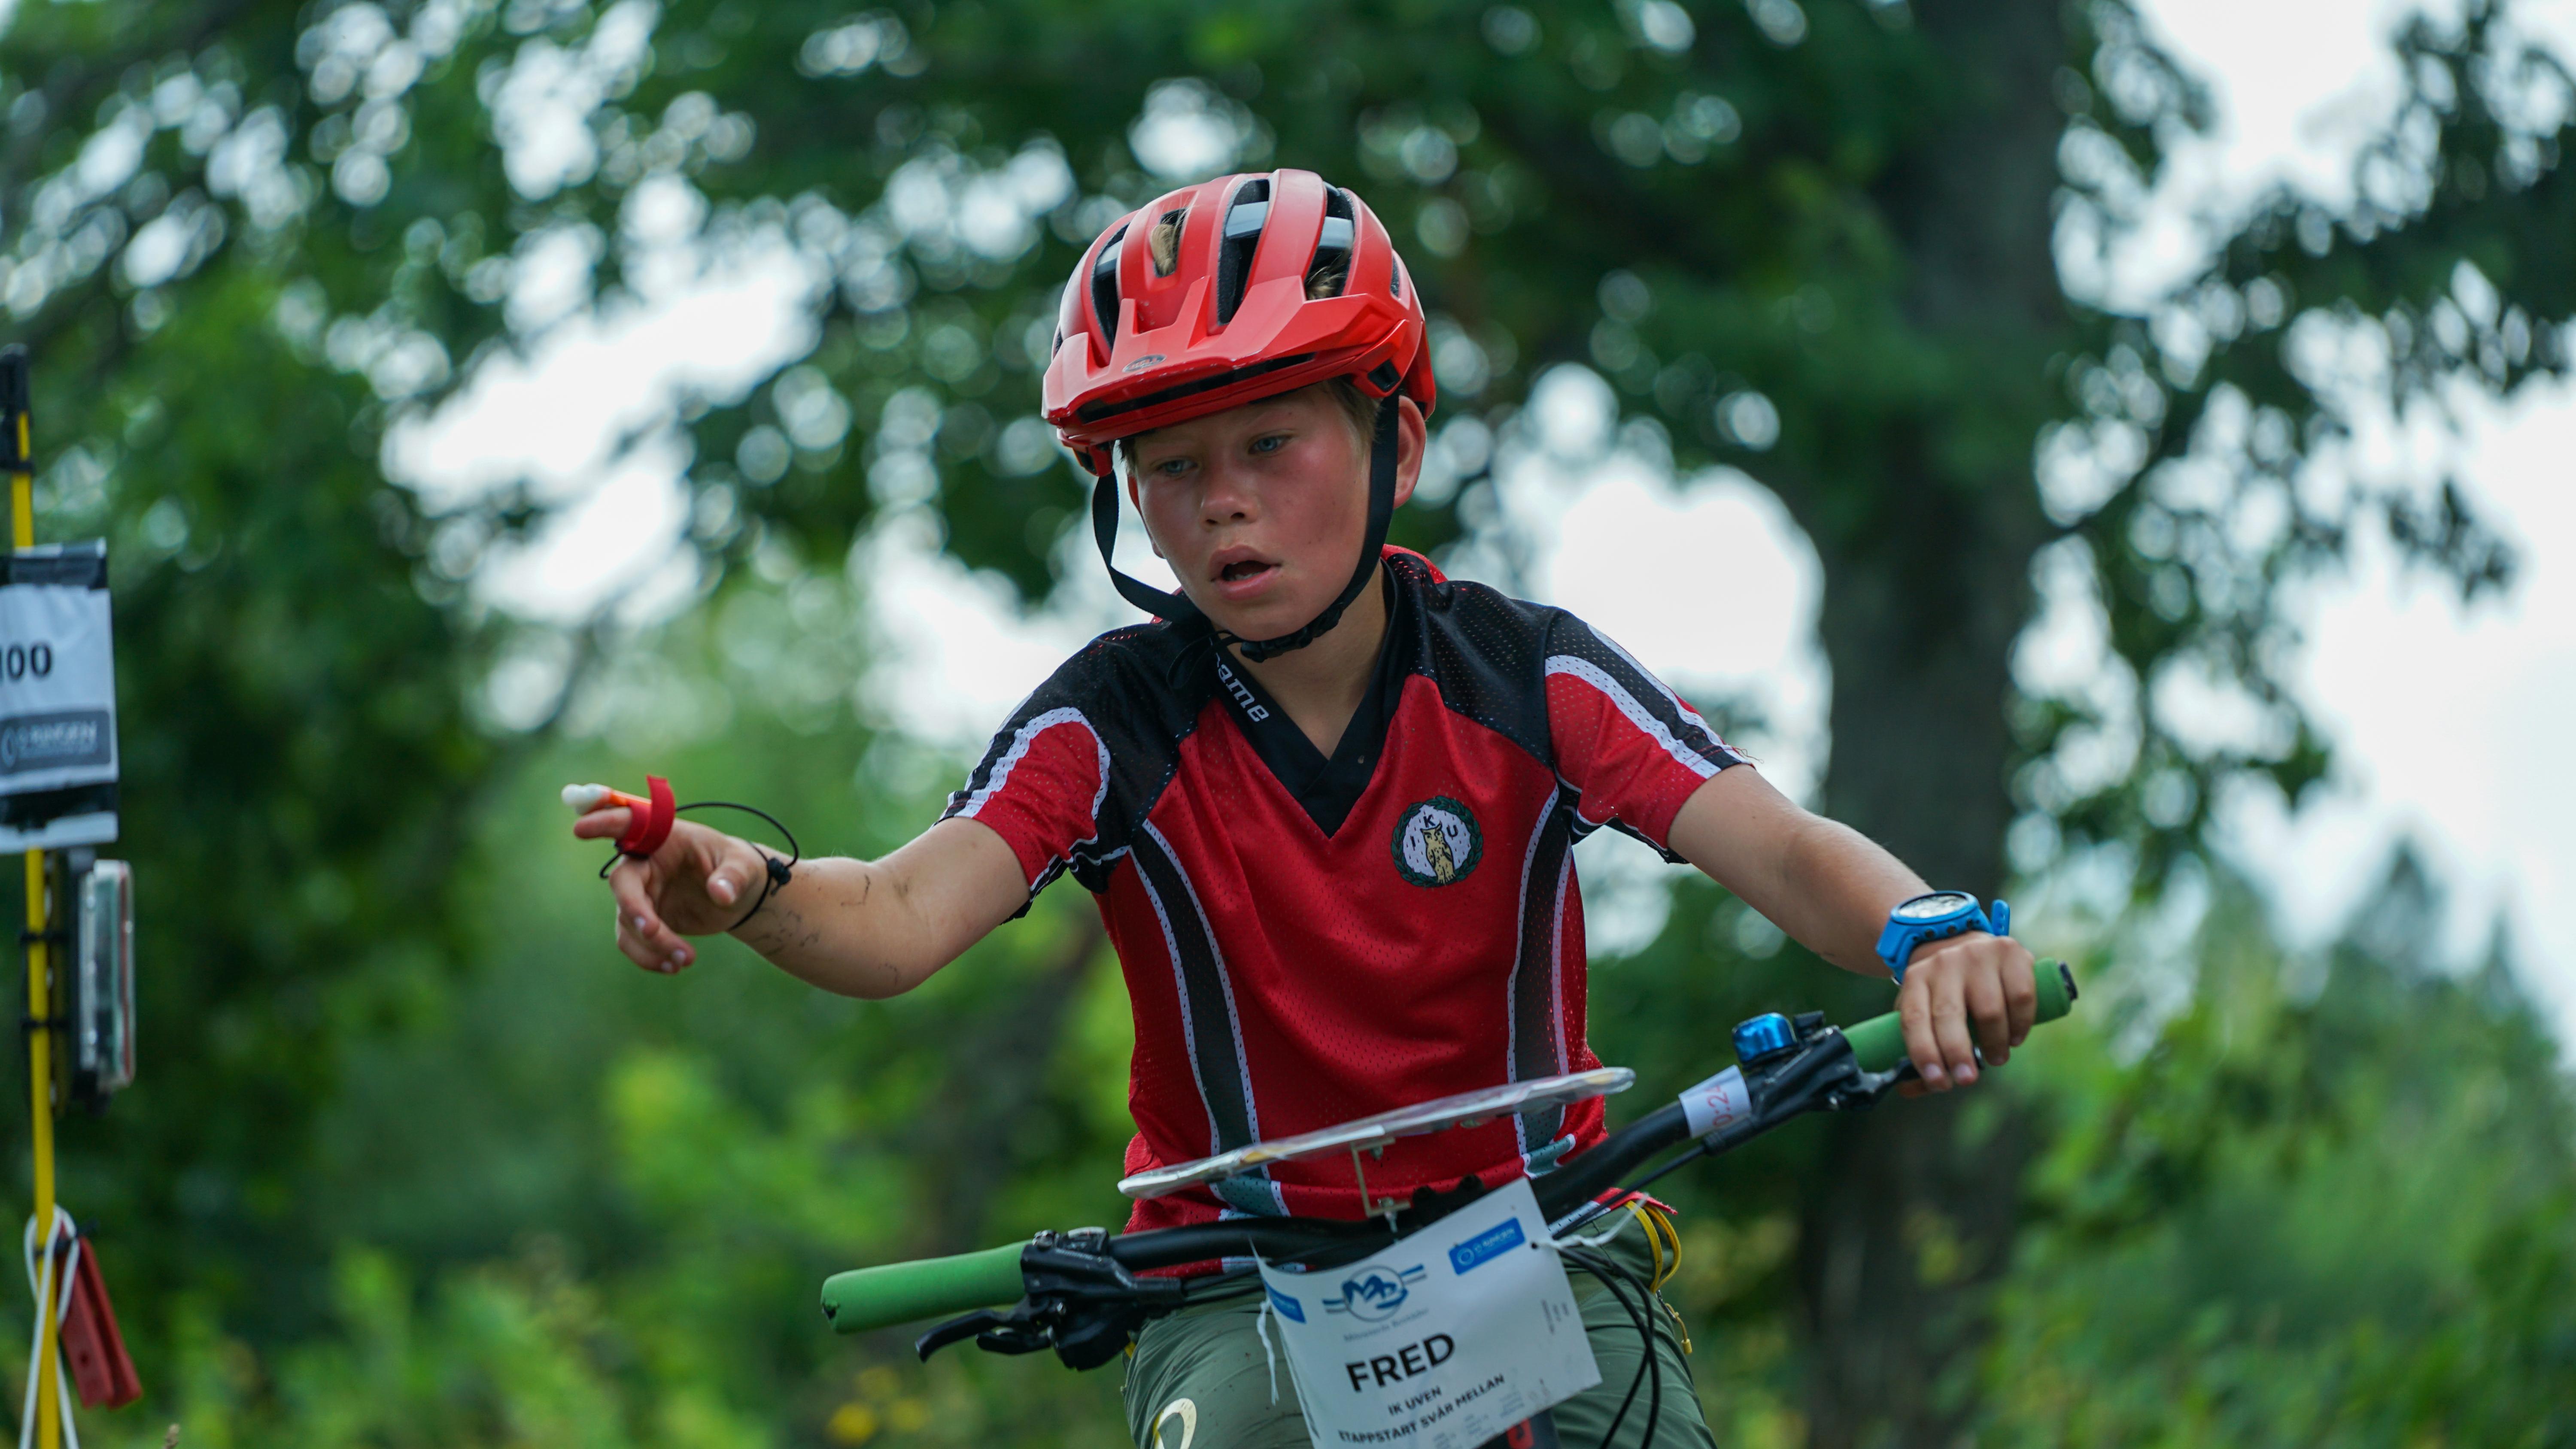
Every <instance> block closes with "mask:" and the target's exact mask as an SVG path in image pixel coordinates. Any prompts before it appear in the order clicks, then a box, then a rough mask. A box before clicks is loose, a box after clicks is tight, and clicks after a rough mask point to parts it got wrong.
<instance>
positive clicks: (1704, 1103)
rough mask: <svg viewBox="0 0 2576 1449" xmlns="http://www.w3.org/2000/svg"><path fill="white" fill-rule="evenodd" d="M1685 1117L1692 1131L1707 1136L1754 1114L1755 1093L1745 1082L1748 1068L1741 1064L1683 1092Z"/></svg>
mask: <svg viewBox="0 0 2576 1449" xmlns="http://www.w3.org/2000/svg"><path fill="white" fill-rule="evenodd" d="M1682 1117H1683V1119H1684V1120H1685V1121H1687V1122H1689V1123H1690V1135H1692V1136H1693V1137H1706V1136H1707V1135H1709V1134H1710V1133H1712V1132H1723V1131H1725V1130H1726V1129H1727V1128H1729V1127H1733V1126H1735V1125H1736V1124H1737V1123H1739V1122H1746V1121H1750V1120H1751V1119H1752V1117H1753V1093H1752V1092H1751V1091H1749V1090H1747V1089H1746V1087H1745V1085H1744V1072H1743V1069H1742V1068H1739V1067H1728V1068H1727V1069H1726V1070H1725V1071H1722V1072H1720V1073H1718V1074H1717V1075H1716V1076H1713V1077H1711V1078H1709V1079H1708V1080H1707V1081H1705V1082H1702V1083H1700V1084H1699V1085H1698V1086H1696V1087H1693V1088H1691V1089H1690V1090H1689V1091H1687V1092H1684V1093H1682Z"/></svg>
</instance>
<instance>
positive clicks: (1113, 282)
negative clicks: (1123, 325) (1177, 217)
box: [1091, 226, 1127, 352]
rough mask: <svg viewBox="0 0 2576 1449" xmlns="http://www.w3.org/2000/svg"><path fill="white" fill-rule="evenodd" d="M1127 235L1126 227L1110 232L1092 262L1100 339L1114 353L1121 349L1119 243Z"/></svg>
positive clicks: (1092, 302) (1093, 299)
mask: <svg viewBox="0 0 2576 1449" xmlns="http://www.w3.org/2000/svg"><path fill="white" fill-rule="evenodd" d="M1126 238H1127V228H1125V227H1123V226H1122V227H1120V228H1118V230H1116V231H1114V232H1111V233H1110V234H1109V240H1107V241H1105V242H1102V243H1101V244H1100V257H1099V259H1098V260H1097V261H1094V262H1093V263H1092V264H1091V310H1092V311H1093V312H1094V313H1095V314H1097V315H1098V316H1099V318H1100V340H1101V341H1102V342H1103V343H1105V344H1107V347H1108V350H1109V351H1112V352H1115V351H1117V350H1118V244H1119V243H1120V242H1122V241H1124V240H1126Z"/></svg>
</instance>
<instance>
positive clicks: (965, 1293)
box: [823, 1243, 1028, 1333]
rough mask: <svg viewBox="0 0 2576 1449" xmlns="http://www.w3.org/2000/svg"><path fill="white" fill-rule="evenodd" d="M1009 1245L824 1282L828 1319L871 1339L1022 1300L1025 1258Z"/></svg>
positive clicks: (1021, 1246)
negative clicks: (875, 1333)
mask: <svg viewBox="0 0 2576 1449" xmlns="http://www.w3.org/2000/svg"><path fill="white" fill-rule="evenodd" d="M1027 1246H1028V1245H1027V1244H1025V1243H1006V1244H1004V1245H1002V1246H1001V1247H998V1248H986V1249H984V1250H983V1251H982V1252H980V1253H959V1254H957V1255H956V1256H955V1257H951V1258H924V1259H921V1260H920V1261H918V1262H913V1263H887V1264H885V1265H883V1266H881V1267H876V1268H857V1269H853V1270H851V1271H850V1272H847V1273H835V1274H833V1275H832V1276H831V1277H829V1278H826V1279H824V1280H823V1316H824V1317H825V1318H828V1319H830V1320H832V1328H833V1330H834V1331H835V1332H839V1333H866V1332H868V1331H869V1330H871V1329H877V1328H892V1327H893V1326H894V1325H896V1324H898V1323H911V1322H913V1321H914V1320H916V1319H922V1318H944V1317H946V1316H948V1315H950V1314H953V1313H963V1312H965V1311H966V1310H968V1309H970V1308H985V1307H989V1306H991V1305H993V1304H996V1303H1009V1302H1012V1301H1014V1300H1016V1299H1017V1298H1018V1297H1019V1296H1020V1253H1021V1250H1022V1249H1024V1248H1026V1247H1027Z"/></svg>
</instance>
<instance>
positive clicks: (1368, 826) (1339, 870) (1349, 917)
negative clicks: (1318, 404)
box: [943, 548, 1742, 1231]
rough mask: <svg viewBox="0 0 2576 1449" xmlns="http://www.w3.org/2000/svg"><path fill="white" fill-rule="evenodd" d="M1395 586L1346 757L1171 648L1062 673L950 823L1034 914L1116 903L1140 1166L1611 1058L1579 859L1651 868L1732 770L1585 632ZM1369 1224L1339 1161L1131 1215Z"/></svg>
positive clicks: (1424, 1153) (1545, 614) (1187, 648)
mask: <svg viewBox="0 0 2576 1449" xmlns="http://www.w3.org/2000/svg"><path fill="white" fill-rule="evenodd" d="M1385 579H1386V582H1385V588H1386V592H1387V598H1388V603H1389V621H1388V629H1387V637H1386V643H1385V645H1384V648H1383V650H1382V652H1381V654H1380V656H1379V660H1378V665H1377V672H1376V675H1375V676H1374V679H1373V682H1372V685H1371V688H1370V690H1369V691H1368V694H1367V696H1366V697H1365V699H1364V700H1363V702H1362V703H1361V705H1360V707H1359V711H1358V713H1357V714H1356V715H1355V716H1354V717H1353V718H1352V720H1351V722H1350V725H1349V727H1348V728H1347V729H1346V730H1345V731H1344V732H1343V735H1342V738H1341V741H1340V744H1339V746H1338V747H1337V748H1336V749H1335V750H1334V752H1333V754H1332V756H1331V757H1330V758H1326V757H1325V756H1324V754H1323V753H1322V752H1321V751H1319V750H1317V749H1316V748H1315V746H1314V744H1313V743H1312V742H1311V741H1310V740H1308V739H1307V737H1306V735H1305V734H1304V732H1303V731H1301V730H1299V729H1298V728H1297V726H1296V725H1295V724H1294V723H1292V722H1291V721H1290V720H1289V719H1288V717H1287V715H1286V714H1285V713H1284V712H1282V711H1281V710H1280V709H1279V707H1278V706H1277V705H1276V704H1275V703H1273V702H1272V701H1271V700H1270V698H1269V697H1268V696H1267V695H1266V694H1265V693H1264V692H1263V690H1262V688H1261V686H1260V685H1259V684H1258V683H1257V682H1255V681H1254V680H1253V679H1252V677H1251V676H1250V675H1249V674H1247V673H1245V672H1244V671H1243V670H1241V669H1239V668H1235V667H1232V665H1231V661H1230V660H1229V659H1228V658H1226V657H1224V656H1221V655H1220V653H1219V652H1218V650H1216V649H1215V648H1214V647H1212V646H1211V645H1210V644H1209V642H1208V640H1207V636H1206V634H1205V632H1204V631H1202V630H1181V629H1175V628H1172V627H1169V626H1166V625H1163V624H1160V623H1156V624H1147V625H1141V626H1138V627H1135V628H1128V629H1119V630H1115V631H1112V632H1110V633H1107V634H1103V635H1102V636H1100V637H1099V638H1098V639H1095V640H1093V641H1092V642H1091V643H1090V644H1088V645H1086V646H1085V647H1084V648H1083V649H1082V650H1081V652H1079V653H1077V654H1075V655H1074V656H1073V657H1072V658H1071V659H1069V660H1067V661H1066V662H1065V664H1064V665H1063V667H1061V668H1060V669H1058V670H1057V671H1056V673H1055V675H1054V677H1052V678H1050V679H1049V680H1047V682H1046V683H1045V684H1043V685H1041V686H1040V687H1039V688H1038V690H1037V691H1036V692H1035V693H1034V694H1032V695H1030V696H1029V697H1028V699H1027V700H1026V701H1024V702H1022V704H1021V705H1020V706H1019V708H1018V709H1017V710H1016V711H1015V712H1014V713H1013V715H1012V717H1011V720H1010V723H1009V724H1007V725H1005V726H1004V727H1003V728H1002V731H1001V733H999V734H998V735H996V736H995V737H994V739H993V745H992V748H991V749H990V750H989V751H988V752H987V753H986V754H985V756H984V759H983V762H982V763H981V764H979V765H977V766H976V768H975V771H974V773H973V774H972V775H971V776H970V777H969V778H968V779H967V782H966V788H965V789H963V790H960V791H958V792H957V794H955V795H954V796H952V797H951V798H950V800H949V803H948V809H947V812H946V816H943V818H947V817H958V816H962V817H967V818H971V819H974V820H979V821H982V822H983V823H984V824H986V825H988V826H991V827H992V828H993V829H994V830H995V831H997V832H998V833H1000V835H1001V837H1002V838H1003V839H1004V840H1006V841H1008V842H1009V843H1010V846H1011V848H1012V850H1013V851H1015V852H1016V853H1017V854H1018V856H1019V860H1020V865H1021V867H1022V869H1024V870H1025V871H1026V872H1027V873H1028V879H1029V890H1030V893H1031V894H1032V895H1034V894H1035V893H1036V892H1037V891H1039V890H1041V889H1043V888H1045V886H1046V885H1047V884H1048V883H1049V882H1050V881H1052V880H1054V879H1055V877H1056V876H1057V875H1059V874H1061V873H1063V872H1065V871H1071V872H1072V873H1073V876H1074V878H1075V879H1076V880H1078V881H1080V882H1081V883H1082V884H1083V885H1084V886H1086V887H1088V888H1089V889H1090V890H1091V891H1092V892H1093V893H1094V894H1095V895H1096V896H1098V898H1099V904H1100V912H1101V916H1102V918H1103V919H1104V920H1105V921H1106V922H1107V925H1108V930H1109V936H1110V940H1111V941H1112V942H1113V943H1114V944H1115V945H1116V947H1117V951H1118V959H1119V961H1120V963H1121V964H1122V966H1123V967H1124V968H1125V972H1126V978H1127V989H1128V993H1129V996H1130V998H1131V999H1132V1001H1133V1003H1134V1008H1135V1015H1136V1049H1135V1057H1134V1061H1133V1066H1132V1069H1131V1076H1130V1082H1129V1089H1128V1101H1129V1105H1130V1107H1131V1108H1132V1109H1133V1111H1134V1114H1135V1118H1136V1127H1137V1132H1136V1137H1135V1140H1134V1141H1133V1142H1131V1143H1130V1144H1129V1145H1128V1149H1127V1170H1128V1171H1129V1172H1131V1173H1133V1172H1139V1171H1143V1170H1145V1169H1148V1168H1152V1167H1158V1166H1164V1165H1168V1164H1172V1163H1177V1162H1186V1161H1189V1160H1191V1159H1193V1158H1199V1157H1205V1156H1208V1155H1209V1154H1211V1153H1215V1152H1221V1151H1225V1150H1228V1149H1230V1148H1235V1147H1240V1146H1243V1145H1245V1144H1247V1143H1250V1142H1253V1141H1257V1140H1260V1139H1263V1138H1278V1137H1285V1136H1289V1135H1292V1134H1295V1133H1299V1132H1307V1131H1312V1130H1314V1129H1316V1128H1320V1127H1327V1126H1330V1125H1332V1124H1334V1123H1337V1122H1342V1121H1346V1120H1348V1119H1350V1118H1354V1117H1362V1116H1366V1115H1368V1114H1370V1113H1373V1112H1382V1111H1386V1110H1388V1109H1390V1108H1394V1107H1399V1106H1407V1105H1410V1104H1413V1103H1416V1102H1422V1101H1426V1100H1429V1099H1431V1098H1434V1097H1440V1096H1446V1095H1448V1094H1450V1093H1454V1092H1464V1091H1470V1090H1474V1089H1477V1088H1482V1087H1491V1086H1496V1085H1499V1084H1501V1083H1504V1082H1510V1081H1520V1080H1526V1079H1529V1078H1533V1077H1545V1076H1552V1075H1555V1074H1558V1073H1561V1072H1571V1071H1582V1070H1586V1069H1588V1068H1591V1067H1594V1066H1597V1065H1599V1062H1598V1060H1597V1059H1596V1058H1595V1057H1594V1056H1593V1055H1592V1051H1591V1049H1590V1047H1588V1046H1587V1045H1586V1044H1585V1041H1584V1034H1583V1010H1584V948H1583V903H1582V898H1581V895H1580V893H1579V892H1578V890H1577V888H1576V885H1575V877H1574V857H1573V854H1572V850H1571V847H1572V846H1573V844H1574V842H1575V841H1577V840H1579V839H1581V838H1583V837H1584V836H1585V835H1587V834H1589V833H1590V832H1592V831H1593V830H1596V829H1599V828H1600V827H1602V826H1604V825H1608V826H1611V827H1613V828H1615V829H1618V830H1622V831H1625V832H1627V833H1628V834H1630V835H1634V836H1637V837H1638V838H1640V839H1642V840H1645V841H1646V842H1648V843H1649V844H1652V845H1653V846H1655V847H1656V848H1657V849H1659V850H1661V849H1664V847H1665V839H1666V835H1667V833H1668V832H1669V831H1670V829H1671V827H1672V822H1673V817H1674V815H1675V814H1677V813H1678V812H1679V811H1680V809H1681V807H1682V802H1683V801H1685V800H1687V799H1688V798H1689V797H1690V795H1691V793H1692V792H1693V791H1695V790H1697V789H1698V788H1699V787H1700V785H1701V784H1702V783H1703V782H1705V781H1706V780H1708V779H1709V778H1710V777H1711V776H1713V775H1715V774H1716V773H1717V772H1718V771H1720V770H1722V769H1725V768H1726V767H1727V766H1729V765H1733V764H1737V763H1740V762H1741V760H1742V756H1740V755H1738V754H1737V753H1736V752H1735V751H1733V750H1732V749H1730V748H1728V747H1727V745H1726V744H1725V743H1724V742H1723V741H1721V740H1720V739H1719V738H1718V737H1717V735H1716V733H1715V732H1714V731H1712V730H1711V729H1710V728H1709V727H1708V725H1707V724H1706V723H1705V722H1704V721H1703V720H1701V719H1700V717H1699V716H1698V715H1697V714H1696V713H1694V712H1693V711H1692V710H1691V708H1690V707H1689V706H1688V705H1686V704H1684V703H1682V702H1681V700H1679V699H1678V698H1676V697H1675V696H1674V694H1673V692H1672V691H1671V690H1669V689H1667V688H1665V687H1664V686H1663V685H1662V684H1661V683H1660V682H1659V681H1657V680H1656V679H1655V677H1654V676H1653V675H1651V674H1649V673H1648V672H1647V671H1646V670H1645V669H1644V668H1643V667H1641V666H1640V665H1639V664H1638V663H1637V662H1636V661H1635V660H1634V659H1632V658H1630V657H1629V656H1628V655H1627V654H1626V652H1624V651H1623V650H1621V649H1620V648H1619V647H1618V646H1617V645H1615V644H1613V643H1611V642H1610V641H1609V640H1607V639H1605V638H1603V637H1601V636H1600V635H1598V634H1596V633H1594V632H1593V631H1592V630H1591V629H1590V628H1589V627H1588V626H1586V625H1585V624H1584V623H1583V621H1582V620H1580V619H1578V618H1576V617H1574V616H1573V615H1572V614H1569V613H1567V612H1565V611H1564V610H1562V609H1553V608H1547V607H1544V606H1541V605H1536V604H1529V603H1523V602H1520V601H1518V600H1514V599H1510V598H1506V597H1505V596H1503V595H1502V594H1500V593H1497V592H1496V591H1494V590H1493V589H1490V588H1486V587H1484V586H1483V585H1480V584H1472V583H1460V582H1453V581H1451V580H1448V579H1446V578H1443V577H1442V576H1441V574H1440V572H1439V571H1438V570H1437V569H1435V568H1434V567H1432V565H1431V564H1430V562H1429V561H1428V560H1426V559H1423V558H1422V557H1420V556H1419V555H1416V554H1412V553H1408V552H1405V551H1403V550H1401V549H1393V548H1390V549H1388V550H1387V563H1386V569H1385ZM1666 854H1667V858H1670V859H1678V858H1679V857H1676V856H1671V854H1670V852H1669V851H1667V852H1666ZM1602 1130H1603V1129H1602V1113H1601V1104H1600V1103H1599V1102H1598V1101H1590V1102H1584V1103H1581V1104H1578V1105H1576V1106H1574V1107H1571V1108H1558V1107H1549V1108H1545V1109H1542V1110H1535V1111H1530V1112H1525V1113H1521V1114H1518V1115H1516V1116H1510V1117H1505V1118H1503V1119H1501V1120H1498V1121H1495V1122H1492V1123H1488V1124H1486V1125H1484V1126H1481V1127H1475V1128H1455V1129H1452V1130H1450V1131H1447V1132H1440V1133H1434V1134H1431V1135H1428V1136H1423V1137H1413V1138H1407V1139H1404V1140H1402V1141H1399V1142H1397V1143H1396V1144H1394V1145H1393V1146H1391V1147H1389V1148H1388V1149H1387V1151H1386V1155H1385V1157H1384V1158H1383V1159H1382V1160H1373V1161H1371V1162H1370V1163H1369V1164H1368V1165H1367V1172H1368V1186H1369V1189H1370V1190H1371V1192H1372V1193H1373V1194H1375V1195H1381V1196H1383V1195H1388V1194H1402V1193H1406V1192H1409V1191H1410V1190H1411V1189H1412V1188H1414V1187H1416V1186H1418V1185H1421V1184H1425V1183H1435V1184H1439V1185H1444V1186H1445V1185H1447V1184H1449V1183H1453V1182H1455V1181H1456V1180H1457V1179H1459V1178H1461V1177H1463V1176H1465V1175H1467V1174H1468V1173H1476V1174H1479V1175H1480V1176H1482V1177H1483V1178H1484V1180H1485V1181H1486V1182H1487V1183H1488V1185H1491V1184H1495V1183H1499V1182H1502V1181H1506V1180H1508V1179H1509V1178H1510V1177H1511V1176H1513V1175H1516V1174H1518V1173H1521V1172H1524V1171H1527V1172H1543V1171H1545V1170H1547V1169H1548V1168H1549V1167H1551V1166H1552V1165H1554V1163H1555V1162H1556V1161H1557V1159H1559V1158H1560V1157H1562V1156H1564V1155H1565V1154H1567V1153H1568V1152H1572V1151H1578V1150H1580V1149H1582V1148H1584V1147H1588V1146H1590V1145H1591V1144H1592V1143H1593V1142H1595V1141H1597V1140H1598V1139H1599V1138H1600V1137H1601V1135H1602ZM1360 1212H1361V1199H1360V1193H1359V1189H1358V1186H1357V1184H1356V1183H1355V1182H1354V1180H1353V1173H1352V1166H1351V1164H1350V1163H1349V1162H1348V1161H1345V1160H1320V1161H1311V1162H1299V1163H1285V1164H1278V1165H1274V1166H1273V1167H1271V1168H1270V1169H1268V1170H1267V1171H1266V1172H1265V1173H1264V1174H1263V1175H1261V1176H1258V1177H1249V1178H1238V1179H1236V1180H1234V1181H1232V1182H1229V1183H1225V1184H1221V1185H1219V1186H1218V1187H1217V1188H1216V1189H1215V1190H1214V1191H1208V1190H1203V1189H1191V1190H1188V1191H1185V1192H1181V1193H1176V1194H1173V1195H1172V1196H1169V1197H1164V1198H1159V1199H1155V1200H1153V1201H1149V1202H1144V1203H1140V1204H1138V1205H1137V1208H1136V1210H1135V1213H1134V1216H1133V1217H1132V1218H1131V1220H1130V1222H1129V1228H1130V1230H1131V1231H1133V1230H1141V1229H1146V1228H1156V1227H1167V1226H1172V1225H1175V1224H1180V1223H1195V1222H1205V1221H1209V1220H1212V1219H1215V1218H1217V1217H1220V1216H1230V1215H1232V1214H1234V1213H1261V1214H1275V1213H1295V1214H1299V1215H1310V1216H1323V1217H1356V1216H1359V1215H1360Z"/></svg>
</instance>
